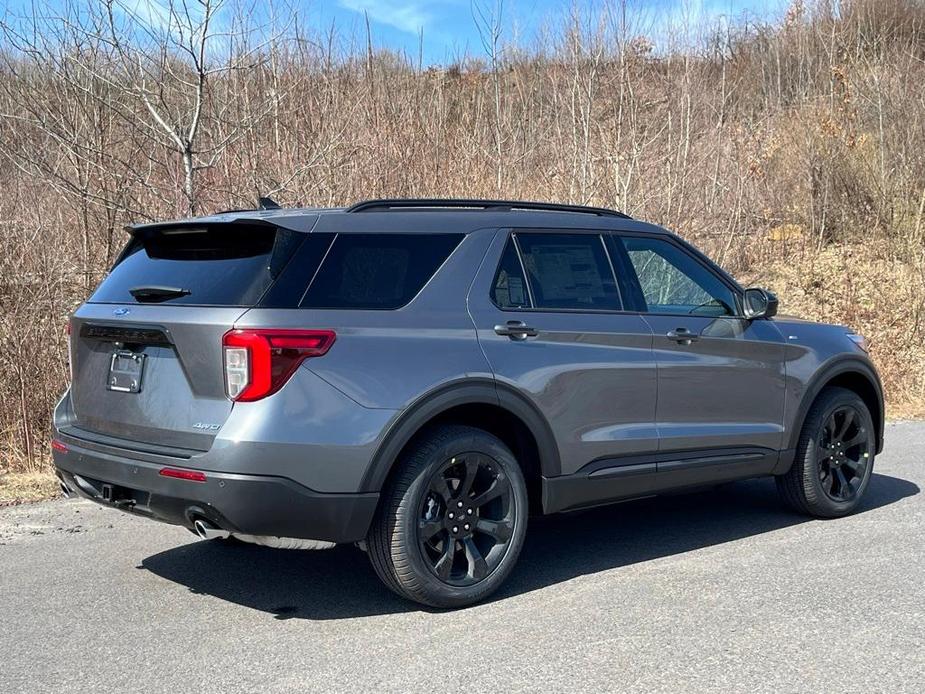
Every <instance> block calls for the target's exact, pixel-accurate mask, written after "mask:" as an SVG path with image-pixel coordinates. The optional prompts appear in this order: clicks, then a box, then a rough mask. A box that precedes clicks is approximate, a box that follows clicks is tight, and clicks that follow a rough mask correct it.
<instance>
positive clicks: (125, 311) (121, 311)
mask: <svg viewBox="0 0 925 694" xmlns="http://www.w3.org/2000/svg"><path fill="white" fill-rule="evenodd" d="M131 312H132V309H130V308H117V309H115V310H113V312H112V315H114V316H127V315H128V314H130V313H131Z"/></svg>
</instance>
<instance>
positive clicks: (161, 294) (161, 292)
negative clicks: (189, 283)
mask: <svg viewBox="0 0 925 694" xmlns="http://www.w3.org/2000/svg"><path fill="white" fill-rule="evenodd" d="M128 293H129V294H131V295H132V296H133V297H135V300H136V301H141V302H143V303H152V304H156V303H158V302H160V301H167V299H176V298H177V297H181V296H187V295H188V294H189V293H190V290H189V289H182V288H180V287H132V288H131V289H129V290H128Z"/></svg>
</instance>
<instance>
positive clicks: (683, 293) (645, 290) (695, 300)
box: [618, 237, 736, 316]
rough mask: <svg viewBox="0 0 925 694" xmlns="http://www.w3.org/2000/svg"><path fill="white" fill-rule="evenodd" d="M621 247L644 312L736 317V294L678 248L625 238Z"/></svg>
mask: <svg viewBox="0 0 925 694" xmlns="http://www.w3.org/2000/svg"><path fill="white" fill-rule="evenodd" d="M619 242H620V240H619V239H618V243H619ZM622 243H623V247H624V248H625V249H626V252H627V255H628V256H629V260H630V263H631V264H632V266H633V269H634V270H635V272H636V276H637V277H638V278H639V285H640V288H641V289H642V294H643V296H644V297H645V302H646V305H647V306H646V307H645V309H646V310H648V311H649V312H651V313H679V314H686V315H691V314H693V315H701V316H731V315H734V314H735V305H736V303H735V294H734V293H733V291H732V290H731V289H729V287H727V286H726V285H725V284H724V283H723V282H722V281H721V280H720V279H719V278H718V277H717V276H716V275H714V274H713V273H712V272H711V271H710V270H708V269H707V268H706V267H705V266H704V265H703V264H701V263H700V262H698V261H697V260H696V259H695V258H693V257H691V256H690V255H688V254H687V253H686V252H685V251H683V250H682V249H680V248H678V246H676V245H674V244H673V243H670V242H669V241H665V240H663V239H657V238H651V239H650V238H640V237H624V238H623V239H622Z"/></svg>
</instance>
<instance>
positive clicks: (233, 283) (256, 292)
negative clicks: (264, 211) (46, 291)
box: [90, 224, 305, 306]
mask: <svg viewBox="0 0 925 694" xmlns="http://www.w3.org/2000/svg"><path fill="white" fill-rule="evenodd" d="M304 238H305V235H304V234H300V233H297V232H291V231H286V230H283V229H276V228H272V227H261V226H255V227H251V226H238V225H228V224H226V225H215V226H212V227H189V228H179V229H178V228H170V229H162V230H158V229H147V230H144V229H143V230H139V231H138V232H136V235H135V237H134V238H133V239H132V241H131V242H130V243H129V245H128V246H127V247H126V249H125V251H124V252H123V254H122V256H121V258H120V260H119V262H118V263H117V264H116V266H115V267H114V268H113V269H112V271H111V272H110V274H109V276H108V277H107V278H106V279H105V280H103V282H102V284H101V285H100V286H99V288H97V290H96V291H95V292H94V293H93V296H91V297H90V301H91V302H97V303H137V302H136V300H135V298H134V297H133V296H132V295H131V293H130V291H129V290H131V289H133V288H136V287H173V288H177V289H181V290H185V291H187V292H188V293H187V294H184V295H178V296H174V297H171V298H170V299H168V300H167V301H168V303H170V304H198V305H207V306H253V305H254V304H255V303H257V301H258V300H259V299H260V297H261V296H262V295H263V293H264V292H265V291H266V289H267V288H268V287H269V286H270V285H271V284H272V283H273V280H274V279H275V277H276V275H277V273H278V272H279V271H280V269H281V268H282V267H283V266H284V265H285V263H286V261H287V260H288V258H289V257H290V256H291V255H292V253H293V251H294V250H295V249H296V248H297V247H298V245H299V244H300V243H301V241H302V240H303V239H304Z"/></svg>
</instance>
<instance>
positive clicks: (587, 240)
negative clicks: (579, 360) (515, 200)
mask: <svg viewBox="0 0 925 694" xmlns="http://www.w3.org/2000/svg"><path fill="white" fill-rule="evenodd" d="M517 242H518V243H519V245H520V251H521V257H522V258H523V263H524V266H525V267H526V269H527V277H528V279H529V282H530V289H531V291H532V293H533V302H534V305H535V307H536V308H547V309H567V310H568V309H571V310H576V309H577V310H592V311H594V310H597V311H619V310H620V309H621V303H620V295H619V293H618V291H617V284H616V280H615V278H614V275H613V271H612V269H611V267H610V261H609V259H608V258H607V252H606V251H605V249H604V243H603V240H602V239H601V237H600V236H599V235H597V234H531V233H526V234H524V233H518V234H517Z"/></svg>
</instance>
